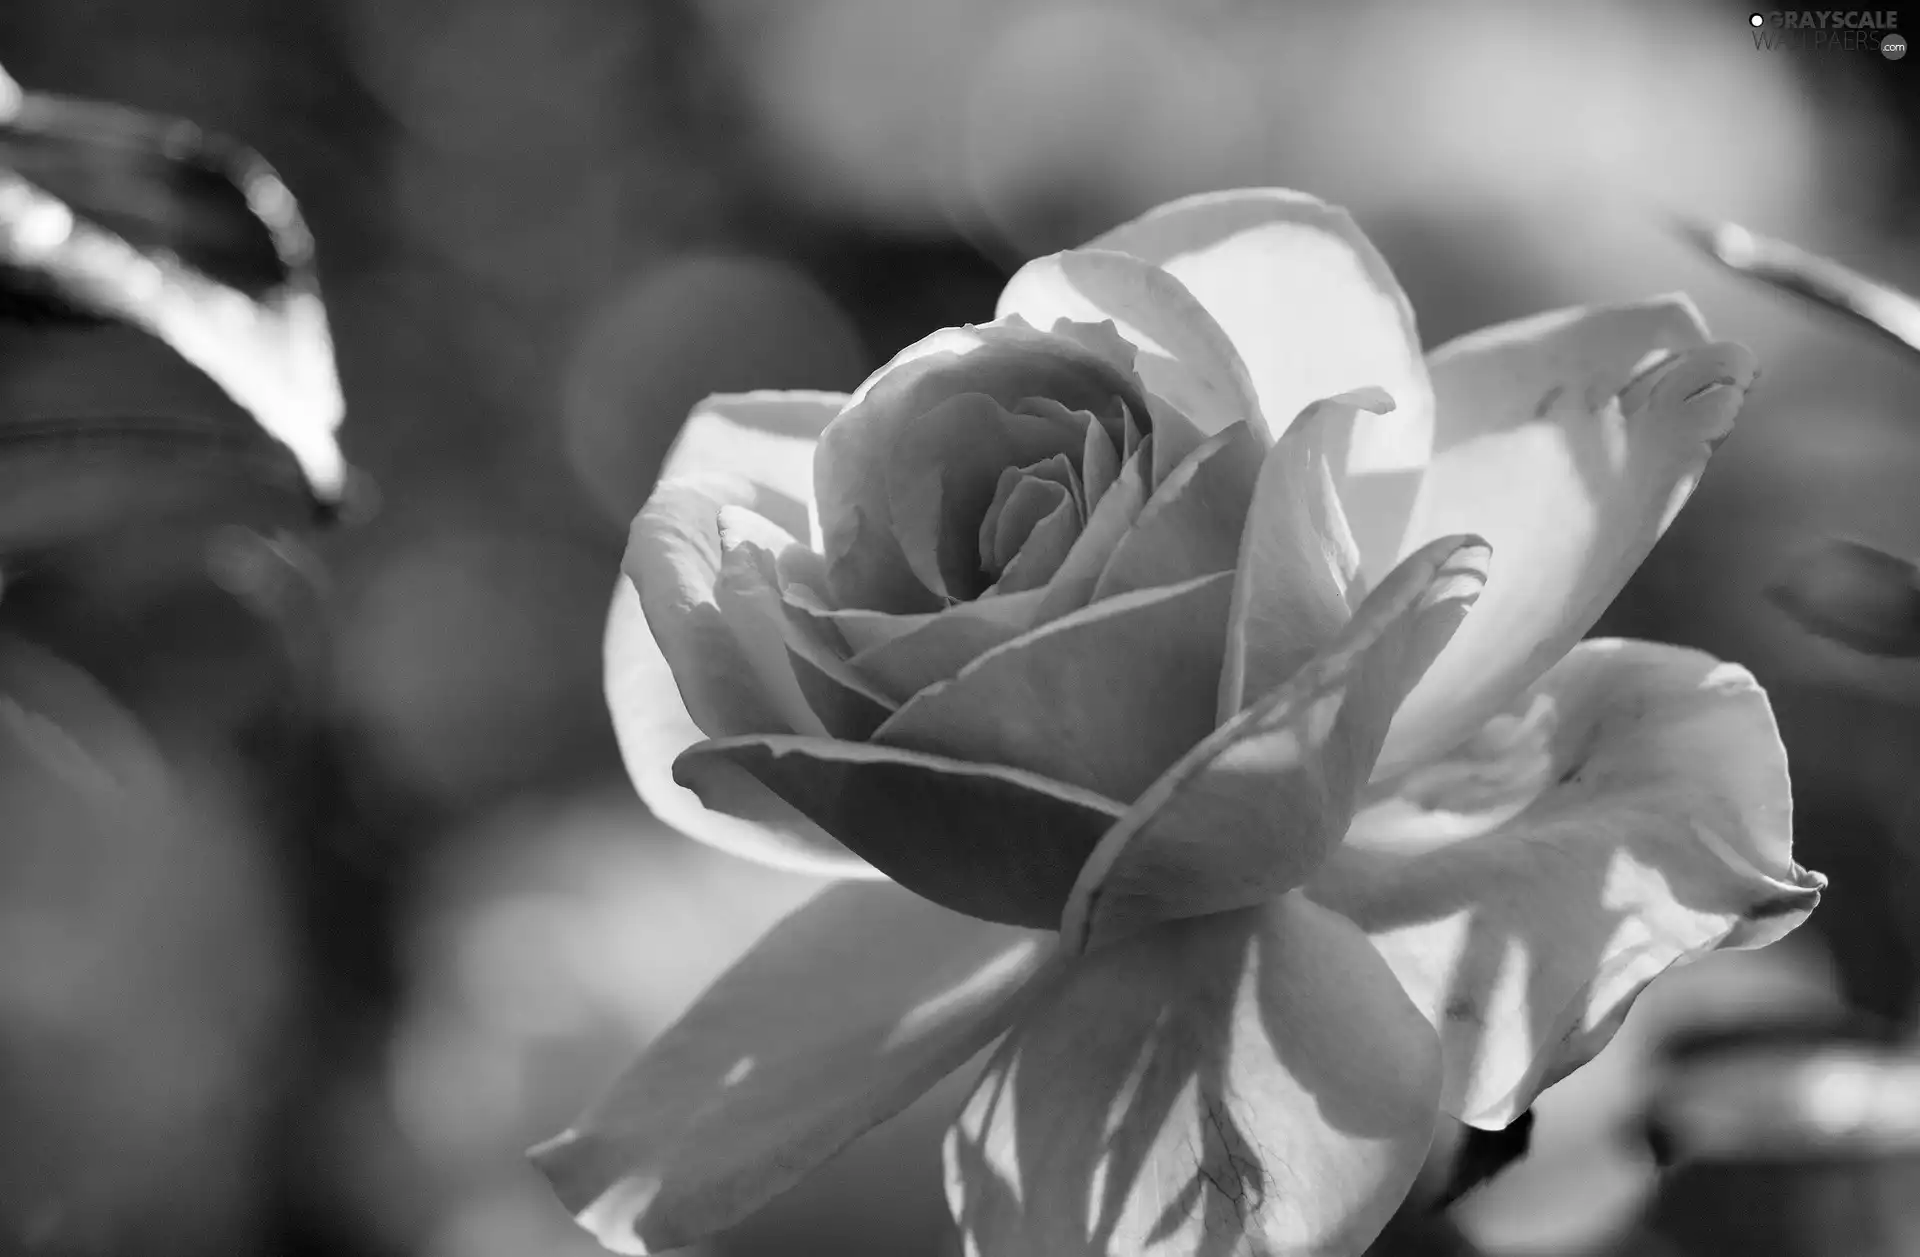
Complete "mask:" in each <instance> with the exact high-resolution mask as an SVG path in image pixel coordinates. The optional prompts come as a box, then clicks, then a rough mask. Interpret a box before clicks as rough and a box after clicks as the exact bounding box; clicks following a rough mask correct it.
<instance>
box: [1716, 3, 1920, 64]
mask: <svg viewBox="0 0 1920 1257" xmlns="http://www.w3.org/2000/svg"><path fill="white" fill-rule="evenodd" d="M1747 25H1749V26H1751V27H1753V46H1754V47H1755V48H1756V49H1762V50H1765V51H1769V52H1780V51H1787V50H1793V51H1801V50H1807V51H1812V52H1877V53H1879V54H1880V55H1881V56H1883V57H1885V58H1886V59H1887V60H1889V61H1898V60H1899V59H1900V58H1902V57H1904V56H1906V55H1907V37H1906V36H1905V35H1902V34H1901V33H1900V32H1899V29H1898V27H1899V25H1900V14H1899V12H1898V11H1897V10H1894V9H1771V10H1768V11H1767V12H1765V13H1753V14H1749V15H1748V17H1747Z"/></svg>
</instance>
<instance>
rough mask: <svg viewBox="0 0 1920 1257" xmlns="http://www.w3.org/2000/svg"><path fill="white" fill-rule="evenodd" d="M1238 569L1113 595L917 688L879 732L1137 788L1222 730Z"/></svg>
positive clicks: (941, 749)
mask: <svg viewBox="0 0 1920 1257" xmlns="http://www.w3.org/2000/svg"><path fill="white" fill-rule="evenodd" d="M1232 592H1233V578H1232V576H1231V575H1230V574H1229V573H1226V572H1217V573H1215V574H1213V575H1211V576H1201V577H1197V578H1195V579H1193V580H1189V581H1183V582H1182V583H1180V584H1178V585H1167V586H1163V587H1161V588H1158V589H1143V590H1140V591H1138V592H1137V593H1132V594H1127V595H1123V596H1121V597H1117V598H1109V599H1107V600H1106V601H1104V602H1096V603H1094V604H1093V605H1092V606H1089V607H1083V608H1082V609H1080V610H1079V611H1076V612H1074V613H1073V614H1071V615H1068V616H1065V617H1063V618H1061V619H1058V620H1055V621H1054V622H1053V623H1051V624H1049V625H1046V626H1045V627H1043V628H1040V629H1037V630H1035V631H1034V632H1032V633H1029V634H1027V635H1026V636H1024V637H1019V638H1016V639H1014V640H1013V641H1011V642H1008V643H1007V644H1006V645H1004V646H999V647H996V648H994V649H993V650H991V651H988V652H987V653H986V654H984V655H982V656H980V658H978V659H976V660H974V661H973V662H972V663H970V664H968V665H967V666H966V667H964V668H962V669H961V670H960V673H959V675H957V676H955V677H954V678H953V679H952V680H951V681H947V682H944V683H942V684H939V685H934V686H929V687H928V688H927V689H924V690H922V691H921V692H920V693H918V694H916V695H915V696H914V697H913V698H912V699H910V700H908V702H907V703H906V704H905V705H903V706H902V707H901V708H900V710H899V711H897V712H895V713H894V714H893V715H892V716H890V717H888V719H887V722H886V723H885V724H883V725H881V726H880V728H879V729H878V730H876V731H875V732H874V735H873V741H874V742H875V743H876V744H879V745H883V746H901V747H907V748H910V749H913V750H920V751H926V752H928V753H930V754H937V755H950V756H953V757H955V758H958V759H964V760H969V761H974V762H982V763H990V764H1008V765H1011V766H1013V767H1016V768H1024V769H1027V770H1028V771H1030V772H1036V773H1039V774H1041V775H1042V776H1046V777H1051V778H1053V779H1054V780H1056V781H1064V782H1068V783H1070V784H1072V785H1076V786H1081V787H1084V788H1086V789H1088V790H1093V791H1096V792H1098V793H1100V794H1103V795H1105V796H1107V797H1108V798H1111V799H1122V800H1126V799H1132V798H1134V797H1135V796H1136V795H1138V794H1139V793H1140V791H1142V790H1144V789H1146V787H1147V786H1148V784H1149V783H1151V782H1152V781H1153V779H1154V778H1156V777H1158V776H1159V775H1160V774H1161V773H1162V772H1163V771H1165V770H1166V768H1167V767H1168V766H1169V765H1171V764H1172V763H1173V762H1174V761H1175V760H1176V759H1178V758H1179V757H1180V756H1181V755H1182V754H1184V753H1185V752H1186V751H1187V749H1188V748H1190V747H1191V746H1192V745H1193V744H1194V743H1196V742H1198V741H1199V740H1200V739H1202V738H1204V737H1206V736H1207V734H1208V733H1209V732H1210V731H1211V730H1212V729H1213V710H1214V695H1215V694H1216V692H1217V691H1218V690H1219V686H1220V652H1221V648H1222V643H1223V640H1224V638H1225V636H1226V620H1227V601H1228V599H1229V597H1230V596H1231V595H1232Z"/></svg>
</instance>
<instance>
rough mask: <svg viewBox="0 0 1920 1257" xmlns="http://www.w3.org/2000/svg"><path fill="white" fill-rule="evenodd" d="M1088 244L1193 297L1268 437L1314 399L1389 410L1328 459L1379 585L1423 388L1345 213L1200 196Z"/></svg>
mask: <svg viewBox="0 0 1920 1257" xmlns="http://www.w3.org/2000/svg"><path fill="white" fill-rule="evenodd" d="M1088 247H1089V248H1093V249H1111V250H1117V251H1119V252H1121V253H1130V254H1132V255H1133V256H1134V257H1137V258H1140V259H1142V260H1144V261H1147V262H1152V263H1153V264H1155V265H1156V266H1159V267H1161V268H1162V269H1164V270H1166V271H1167V272H1168V273H1170V274H1171V275H1173V276H1174V278H1176V279H1178V280H1179V281H1180V282H1181V283H1182V284H1184V285H1185V286H1186V287H1187V289H1188V291H1190V292H1192V293H1193V295H1194V296H1195V297H1197V298H1199V299H1200V304H1201V305H1203V306H1205V307H1206V308H1207V311H1208V312H1209V313H1210V314H1212V315H1213V317H1214V318H1215V319H1216V320H1217V321H1218V322H1219V324H1220V326H1221V327H1222V328H1224V329H1226V333H1227V336H1228V337H1229V338H1230V339H1231V340H1232V341H1233V343H1234V345H1235V346H1236V347H1237V348H1238V349H1239V351H1240V357H1241V358H1242V359H1243V360H1244V361H1245V362H1246V364H1247V370H1248V371H1249V373H1250V374H1251V375H1252V377H1253V383H1254V387H1255V389H1256V390H1257V392H1258V394H1259V397H1260V408H1261V410H1262V411H1263V412H1264V414H1265V415H1266V420H1267V423H1268V425H1269V426H1270V427H1271V428H1272V429H1273V430H1274V435H1275V436H1278V435H1280V432H1281V430H1282V429H1283V428H1284V426H1285V425H1286V424H1288V423H1290V422H1291V421H1292V420H1293V418H1294V417H1295V416H1296V415H1298V414H1299V413H1300V412H1301V411H1302V410H1303V409H1304V408H1305V407H1306V406H1307V404H1308V403H1310V402H1312V401H1314V400H1315V399H1316V398H1321V397H1331V396H1333V395H1334V394H1336V393H1344V392H1348V391H1350V390H1352V389H1357V388H1365V387H1367V386H1370V385H1372V386H1378V387H1380V388H1384V389H1386V390H1387V392H1388V393H1389V394H1391V395H1392V396H1393V399H1394V401H1395V402H1396V403H1398V408H1397V409H1396V410H1395V411H1394V413H1393V414H1392V415H1390V416H1385V415H1383V416H1373V415H1363V416H1361V417H1360V422H1359V423H1358V424H1356V426H1355V427H1354V428H1353V429H1352V432H1351V437H1350V440H1348V441H1347V442H1345V443H1344V444H1343V447H1342V448H1341V449H1339V450H1338V451H1336V456H1335V459H1334V471H1335V474H1336V476H1337V478H1338V480H1339V485H1340V492H1341V496H1342V498H1343V500H1344V501H1345V502H1346V504H1347V511H1348V514H1349V515H1350V516H1351V517H1352V520H1353V530H1354V536H1355V538H1356V540H1357V541H1358V542H1359V544H1360V548H1361V552H1362V553H1363V554H1365V555H1367V556H1368V564H1367V568H1368V571H1369V573H1370V575H1371V576H1372V577H1373V579H1376V580H1377V579H1379V577H1380V576H1382V575H1384V574H1385V571H1386V569H1387V568H1388V567H1390V566H1392V562H1393V559H1394V557H1395V556H1394V554H1393V546H1394V543H1395V542H1396V541H1397V540H1398V539H1399V537H1400V535H1401V532H1402V531H1403V528H1404V525H1405V521H1406V518H1407V514H1408V511H1409V510H1410V509H1411V506H1412V494H1413V490H1414V488H1415V486H1416V484H1417V480H1418V471H1419V469H1420V468H1421V467H1422V466H1424V465H1425V463H1426V461H1427V456H1428V453H1429V451H1430V450H1431V449H1432V445H1433V415H1434V407H1433V390H1432V387H1431V386H1430V385H1429V384H1428V382H1427V370H1426V365H1425V363H1424V361H1423V360H1422V357H1421V352H1420V337H1419V335H1418V333H1417V332H1416V331H1415V330H1414V323H1413V308H1412V306H1410V305H1409V304H1408V302H1407V298H1406V294H1405V293H1404V292H1402V291H1401V289H1400V285H1399V282H1398V281H1397V280H1395V279H1394V277H1393V273H1392V271H1390V270H1389V269H1388V268H1387V264H1386V261H1385V259H1383V258H1382V257H1381V256H1380V254H1379V252H1378V251H1377V250H1376V249H1375V248H1374V247H1373V245H1372V244H1370V243H1369V242H1368V241H1367V238H1366V237H1365V236H1364V235H1362V234H1361V233H1360V229H1359V228H1358V227H1356V226H1355V225H1354V223H1353V219H1352V218H1350V217H1349V216H1348V215H1347V213H1346V211H1345V210H1341V209H1337V208H1335V207H1333V206H1330V205H1327V204H1326V203H1324V202H1322V201H1319V200H1316V199H1315V198H1313V197H1310V196H1307V195H1305V194H1304V193H1300V192H1289V191H1287V190H1285V189H1282V188H1246V189H1240V190H1237V191H1232V192H1212V193H1206V194H1203V195H1200V196H1192V197H1187V198H1185V199H1183V200H1178V201H1173V202H1170V203H1168V204H1166V205H1162V206H1160V207H1159V208H1158V209H1155V210H1151V211H1149V212H1148V213H1147V214H1146V215H1144V216H1143V217H1141V218H1137V219H1135V220H1134V221H1132V222H1130V223H1127V224H1125V225H1123V226H1120V227H1117V228H1115V229H1114V230H1112V231H1110V232H1108V233H1107V234H1106V235H1104V236H1101V237H1100V238H1099V239H1097V240H1094V241H1093V242H1092V243H1091V244H1090V245H1089V246H1088ZM1433 535H1434V534H1429V535H1428V538H1427V539H1431V537H1432V536H1433Z"/></svg>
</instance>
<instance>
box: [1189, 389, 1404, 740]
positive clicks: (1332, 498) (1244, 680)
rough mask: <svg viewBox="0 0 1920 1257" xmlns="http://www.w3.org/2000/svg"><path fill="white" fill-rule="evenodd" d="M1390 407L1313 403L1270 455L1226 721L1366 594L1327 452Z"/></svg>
mask: <svg viewBox="0 0 1920 1257" xmlns="http://www.w3.org/2000/svg"><path fill="white" fill-rule="evenodd" d="M1392 409H1393V399H1392V398H1391V397H1388V396H1387V395H1386V394H1385V393H1384V392H1381V391H1380V390H1379V389H1370V390H1363V391H1361V392H1356V393H1346V394H1342V395H1341V396H1339V397H1331V398H1328V399H1326V400H1324V401H1318V402H1315V403H1314V404H1313V405H1311V406H1309V407H1307V409H1306V412H1305V413H1303V414H1302V415H1301V416H1300V417H1299V418H1298V419H1296V420H1294V422H1293V423H1292V424H1291V425H1290V426H1289V427H1288V428H1287V431H1286V435H1284V436H1282V437H1281V438H1280V440H1279V442H1278V443H1277V444H1275V446H1274V447H1273V449H1272V450H1270V451H1268V453H1267V458H1266V461H1265V462H1264V463H1263V464H1261V467H1260V478H1259V480H1258V481H1257V482H1256V484H1255V486H1254V490H1253V505H1252V507H1251V509H1250V510H1249V511H1248V514H1247V525H1246V529H1245V531H1244V532H1243V533H1242V535H1241V538H1240V557H1239V563H1238V568H1237V570H1236V572H1235V576H1234V586H1233V610H1232V612H1231V613H1230V615H1229V617H1228V621H1227V655H1226V663H1225V666H1224V667H1223V668H1222V670H1221V673H1220V719H1221V720H1223V721H1224V720H1226V719H1227V718H1228V717H1230V716H1232V715H1233V714H1234V713H1235V712H1237V711H1239V710H1240V709H1241V708H1242V707H1244V706H1245V705H1246V703H1247V701H1248V700H1249V699H1253V698H1258V697H1260V696H1261V695H1263V694H1265V693H1267V692H1268V691H1269V690H1272V689H1273V688H1274V687H1275V686H1278V685H1279V684H1281V683H1282V682H1284V681H1285V680H1286V679H1287V678H1288V677H1290V676H1292V675H1293V674H1294V673H1295V672H1296V671H1298V670H1299V668H1300V667H1301V665H1303V664H1305V663H1306V661H1307V660H1309V659H1311V658H1312V657H1313V656H1314V655H1315V654H1316V653H1317V652H1318V651H1319V650H1320V648H1321V647H1322V646H1324V645H1326V644H1327V643H1328V642H1330V641H1332V640H1333V638H1334V635H1335V634H1337V633H1338V632H1339V631H1340V629H1341V628H1342V627H1343V626H1344V625H1345V624H1346V622H1347V617H1348V616H1349V615H1350V614H1351V607H1352V605H1353V603H1354V602H1357V601H1358V596H1359V594H1360V593H1361V590H1360V589H1359V587H1358V581H1359V577H1360V551H1359V549H1358V547H1356V546H1355V545H1354V542H1353V533H1352V532H1351V531H1350V530H1349V529H1348V527H1347V516H1346V512H1345V511H1344V510H1342V509H1341V506H1340V495H1339V492H1338V491H1337V490H1336V489H1335V488H1334V484H1333V470H1332V467H1331V466H1330V464H1329V463H1328V461H1327V449H1328V446H1329V444H1330V443H1331V442H1332V441H1333V440H1335V439H1337V437H1338V432H1337V429H1338V428H1340V427H1344V426H1346V425H1348V424H1351V423H1352V422H1353V421H1354V417H1355V415H1356V414H1357V413H1358V412H1359V411H1361V410H1367V411H1371V412H1373V413H1376V414H1378V413H1384V412H1385V411H1389V410H1392Z"/></svg>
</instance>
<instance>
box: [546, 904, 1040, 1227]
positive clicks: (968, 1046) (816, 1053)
mask: <svg viewBox="0 0 1920 1257" xmlns="http://www.w3.org/2000/svg"><path fill="white" fill-rule="evenodd" d="M1053 945H1054V944H1053V939H1052V938H1051V937H1050V936H1048V935H1046V934H1044V933H1037V932H1032V931H1027V930H1018V929H1013V928H1010V927H1007V926H1001V925H989V924H987V923H985V922H981V921H975V920H972V919H970V918H968V917H963V916H959V915H957V914H955V913H951V912H948V911H947V910H946V909H944V908H939V907H936V906H934V905H933V904H930V903H927V902H926V901H925V900H923V899H920V898H918V897H917V896H914V895H911V894H909V893H907V892H906V891H904V890H901V889H900V888H899V887H897V886H893V885H889V884H886V883H878V884H876V883H859V884H843V885H839V886H833V887H829V888H827V889H826V890H824V891H822V892H821V893H820V894H819V895H817V896H816V897H815V898H813V899H812V900H810V901H809V902H808V903H806V904H804V905H802V906H801V907H800V908H799V909H797V910H796V911H795V912H793V913H792V914H791V915H789V916H788V917H787V918H786V919H785V920H784V921H782V922H781V923H780V924H779V925H777V926H775V927H774V928H773V930H772V931H771V932H769V933H768V934H767V935H766V937H764V938H762V939H761V940H760V941H759V942H758V943H756V944H755V945H754V947H753V949H752V950H751V951H749V952H748V953H747V955H746V956H745V957H744V958H743V959H741V960H740V961H739V962H737V963H736V964H735V965H734V966H733V967H732V968H731V969H729V970H728V971H727V972H726V973H725V974H723V975H722V976H721V977H720V979H719V980H718V981H717V982H715V983H714V984H713V985H712V986H711V987H709V988H708V989H707V991H706V993H705V994H703V995H702V996H701V997H700V998H699V999H698V1000H697V1001H695V1003H694V1005H693V1007H692V1008H691V1009H689V1010H688V1011H687V1012H686V1013H685V1014H684V1015H683V1016H682V1017H681V1018H680V1020H679V1021H677V1022H676V1023H674V1025H673V1026H672V1027H671V1028H669V1029H668V1030H667V1031H666V1032H665V1033H663V1034H662V1035H661V1036H660V1037H659V1038H658V1039H656V1040H655V1041H654V1042H653V1043H652V1044H651V1045H649V1046H648V1048H647V1049H646V1051H645V1053H644V1054H643V1055H642V1056H641V1057H640V1059H639V1060H638V1061H637V1062H636V1063H635V1064H634V1065H633V1066H632V1067H631V1068H630V1069H628V1070H627V1072H626V1073H625V1074H623V1075H622V1076H621V1078H620V1079H619V1081H617V1082H616V1083H615V1084H614V1085H613V1087H612V1088H611V1089H610V1090H609V1091H608V1092H607V1094H606V1095H605V1097H604V1098H602V1099H601V1100H600V1101H599V1102H598V1103H596V1104H595V1105H594V1106H593V1107H592V1108H590V1109H589V1110H588V1111H587V1112H586V1114H585V1115H584V1116H582V1118H581V1119H580V1120H579V1121H578V1122H576V1123H575V1124H574V1126H573V1127H572V1128H571V1129H570V1130H568V1131H567V1132H566V1133H565V1134H563V1135H561V1136H559V1137H558V1138H556V1139H554V1140H552V1141H550V1142H548V1143H546V1144H543V1145H542V1146H540V1147H538V1148H536V1149H534V1150H533V1152H532V1153H531V1155H532V1157H533V1160H534V1162H535V1164H536V1165H537V1166H538V1167H539V1168H540V1170H541V1172H542V1173H544V1174H545V1175H546V1176H547V1178H548V1179H549V1180H551V1181H552V1183H553V1187H554V1191H555V1193H556V1194H557V1195H558V1196H559V1198H560V1201H561V1203H562V1204H564V1205H565V1206H566V1207H567V1208H568V1209H569V1210H570V1211H572V1212H573V1213H574V1215H575V1216H576V1217H577V1218H578V1219H579V1222H580V1224H581V1225H582V1226H583V1227H585V1228H586V1229H587V1230H588V1231H590V1232H592V1234H593V1236H594V1238H596V1239H597V1240H599V1241H600V1242H601V1243H602V1244H604V1245H606V1246H607V1247H608V1248H610V1249H612V1250H614V1251H615V1252H620V1253H649V1252H659V1251H661V1250H663V1249H668V1248H679V1247H680V1246H682V1245H685V1244H691V1243H694V1242H695V1241H697V1240H700V1239H702V1238H704V1237H705V1236H707V1235H708V1234H710V1233H712V1232H713V1231H716V1230H719V1229H720V1228H722V1227H726V1226H730V1225H732V1224H733V1223H735V1222H738V1221H740V1220H741V1219H742V1218H744V1217H745V1216H746V1215H747V1214H749V1213H751V1212H752V1211H753V1210H755V1209H757V1208H758V1207H759V1206H761V1205H762V1204H764V1203H766V1202H767V1201H768V1200H769V1199H771V1198H772V1197H773V1196H775V1195H777V1194H778V1193H780V1192H782V1191H784V1190H786V1189H787V1188H788V1187H790V1186H791V1185H792V1184H794V1183H795V1182H797V1181H799V1179H800V1178H801V1177H803V1176H804V1175H805V1174H806V1173H807V1172H809V1171H810V1170H812V1169H813V1168H814V1167H815V1166H817V1165H819V1164H820V1163H821V1162H822V1161H825V1160H826V1159H827V1158H828V1157H830V1156H832V1155H833V1154H834V1153H835V1152H838V1151H839V1150H840V1149H841V1148H842V1147H844V1146H845V1145H846V1144H847V1143H848V1142H849V1141H850V1140H852V1139H853V1138H854V1137H855V1136H856V1135H859V1134H860V1133H861V1132H862V1131H864V1130H866V1129H867V1128H869V1127H871V1126H873V1125H874V1124H875V1123H877V1122H879V1121H881V1120H882V1119H884V1118H886V1117H889V1116H891V1115H892V1114H894V1113H896V1112H898V1111H899V1110H900V1109H902V1108H904V1107H905V1106H906V1105H907V1104H908V1103H910V1102H911V1101H912V1100H913V1099H914V1098H915V1097H917V1096H919V1095H920V1094H921V1093H922V1092H924V1091H925V1090H927V1088H929V1087H930V1086H932V1085H933V1084H934V1083H936V1082H938V1081H939V1080H940V1079H941V1078H943V1077H945V1076H946V1075H947V1074H948V1073H949V1072H951V1071H952V1070H953V1069H955V1068H956V1067H958V1066H960V1065H962V1064H964V1063H965V1062H966V1060H967V1058H968V1057H969V1056H971V1055H972V1054H973V1053H974V1052H976V1051H978V1050H979V1049H980V1048H982V1047H984V1046H986V1044H988V1043H989V1042H991V1041H992V1040H993V1038H994V1036H996V1035H998V1034H999V1033H1000V1032H1001V1031H1002V1030H1004V1029H1005V1028H1006V1026H1007V1024H1008V1022H1009V1020H1010V1018H1011V1017H1012V1015H1013V1011H1014V1006H1015V1003H1016V997H1017V995H1018V993H1019V992H1020V990H1021V989H1022V988H1023V987H1024V986H1025V985H1026V984H1027V982H1028V980H1029V979H1030V978H1031V977H1032V976H1033V975H1034V974H1035V973H1036V972H1037V971H1038V970H1039V969H1040V968H1041V967H1042V966H1043V964H1044V963H1045V961H1046V959H1047V957H1048V955H1049V954H1050V953H1051V952H1052V950H1053Z"/></svg>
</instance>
